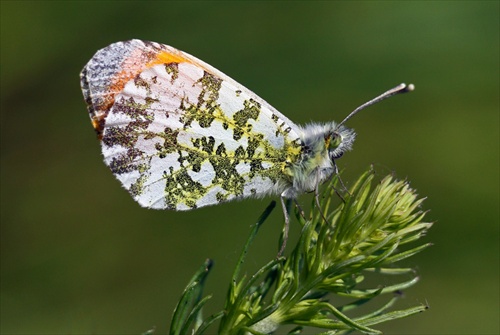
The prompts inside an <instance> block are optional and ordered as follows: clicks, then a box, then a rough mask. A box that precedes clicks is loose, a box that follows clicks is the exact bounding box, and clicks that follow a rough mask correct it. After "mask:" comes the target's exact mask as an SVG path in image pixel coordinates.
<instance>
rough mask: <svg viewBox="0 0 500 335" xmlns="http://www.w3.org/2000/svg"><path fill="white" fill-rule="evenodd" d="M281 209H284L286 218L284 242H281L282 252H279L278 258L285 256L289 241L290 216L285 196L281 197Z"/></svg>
mask: <svg viewBox="0 0 500 335" xmlns="http://www.w3.org/2000/svg"><path fill="white" fill-rule="evenodd" d="M280 200H281V207H282V208H283V215H284V216H285V226H284V227H283V241H282V242H281V247H280V251H279V252H278V257H281V256H283V252H284V251H285V247H286V242H287V240H288V229H289V227H290V215H289V214H288V206H287V204H286V200H285V198H284V197H283V196H281V197H280Z"/></svg>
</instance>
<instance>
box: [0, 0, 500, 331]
mask: <svg viewBox="0 0 500 335" xmlns="http://www.w3.org/2000/svg"><path fill="white" fill-rule="evenodd" d="M0 4H1V8H0V9H1V18H0V19H1V140H2V142H1V319H0V320H1V329H0V330H1V333H2V334H66V333H70V334H103V333H108V334H110V333H113V334H138V333H141V332H143V331H145V330H147V329H149V328H151V327H152V326H157V332H158V333H165V332H166V331H167V329H168V328H167V326H168V324H169V320H170V316H171V313H172V310H173V308H174V306H175V303H176V301H177V299H178V297H179V295H180V293H181V292H182V289H183V288H184V286H185V284H186V283H187V281H188V280H189V278H190V277H191V275H192V274H193V273H194V271H195V270H196V269H197V268H198V267H199V266H200V265H201V264H202V262H203V261H204V259H205V258H207V257H210V258H213V259H214V260H215V262H216V264H215V268H214V269H213V273H212V274H211V275H210V277H209V281H208V284H207V292H208V293H213V294H214V299H213V301H212V303H211V305H210V306H211V307H210V308H209V309H208V312H210V311H211V312H214V311H216V310H218V309H220V308H221V307H222V302H223V298H224V296H225V293H226V287H227V282H228V280H229V278H230V273H231V270H232V268H233V266H234V265H235V262H236V260H237V256H238V253H239V251H240V250H241V247H242V244H243V243H244V241H245V239H246V236H247V234H248V232H249V227H250V225H251V224H252V223H253V222H254V221H255V219H256V218H257V217H258V215H259V214H260V213H261V211H262V210H263V209H264V208H265V207H266V205H267V204H268V203H269V201H270V198H266V199H263V200H248V201H240V202H234V203H228V204H224V205H220V206H215V207H209V208H203V209H199V210H196V211H191V212H167V211H153V210H146V209H142V208H140V207H139V206H138V205H137V204H136V203H134V202H133V200H132V199H131V198H130V197H129V195H128V194H127V193H126V192H125V191H124V190H123V189H121V187H120V185H119V183H118V182H117V181H116V180H115V179H114V178H113V176H112V175H111V173H110V172H109V171H108V169H107V168H106V166H105V165H104V164H103V162H102V160H101V156H100V148H99V143H98V141H97V140H96V138H95V133H94V131H93V130H92V127H91V125H90V122H89V118H88V115H87V112H86V109H85V105H84V103H83V99H82V96H81V92H80V87H79V78H78V75H79V72H80V70H81V68H82V67H83V66H84V65H85V64H86V62H87V61H88V60H89V59H90V58H91V57H92V55H93V54H94V53H95V52H96V51H97V50H98V49H100V48H102V47H105V46H107V45H108V44H110V43H112V42H115V41H119V40H127V39H131V38H140V39H145V40H152V41H157V42H160V43H165V44H169V45H172V46H175V47H177V48H179V49H181V50H184V51H187V52H189V53H191V54H193V55H195V56H197V57H198V58H200V59H203V60H204V61H206V62H207V63H209V64H211V65H213V66H215V67H216V68H218V69H220V70H222V71H223V72H224V73H226V74H228V75H230V76H231V77H232V78H234V79H236V80H237V81H238V82H240V83H243V84H244V85H245V86H247V87H249V88H251V89H252V90H253V91H254V92H256V93H257V94H259V95H260V96H262V97H263V98H264V99H266V100H267V101H268V102H270V103H271V104H272V105H273V106H275V107H276V108H277V109H278V110H280V111H281V112H283V113H284V114H285V115H287V116H288V117H289V118H290V119H292V120H294V121H295V122H297V123H299V124H303V123H307V122H310V121H328V120H337V121H338V120H340V119H342V118H343V117H344V116H345V115H347V114H348V113H349V112H350V111H351V110H352V109H353V108H355V107H356V106H358V105H359V104H361V103H363V102H365V101H366V100H368V99H370V98H372V97H373V96H375V95H376V94H378V93H381V92H382V91H384V90H386V89H388V88H390V87H393V86H395V85H396V84H399V83H400V82H413V83H414V84H415V85H416V90H415V92H414V93H412V94H407V95H404V96H400V97H396V98H393V99H391V100H388V101H385V102H383V103H381V104H379V105H377V106H374V107H371V108H370V109H369V110H367V111H364V112H363V113H362V114H360V115H358V116H356V117H355V118H354V119H352V120H350V122H349V124H348V125H349V126H350V127H353V128H355V129H356V131H357V132H358V138H357V141H356V143H355V150H354V151H353V152H351V153H349V154H346V155H345V156H344V157H343V158H342V160H340V161H339V162H338V164H339V165H340V167H341V168H343V169H345V174H344V180H345V181H346V182H347V183H349V182H350V181H352V180H353V179H354V178H355V177H356V176H357V175H359V174H360V173H361V172H362V171H363V170H365V169H366V168H367V167H368V166H369V164H372V163H373V164H374V165H375V168H376V170H377V172H378V173H379V174H380V176H383V175H385V174H387V173H389V172H391V171H395V173H396V175H397V176H399V177H400V178H408V179H409V180H410V181H411V184H412V186H413V187H414V188H416V189H417V190H418V192H419V194H421V195H422V196H426V197H427V198H428V199H427V200H426V202H425V205H424V207H425V208H426V209H430V210H431V211H430V212H429V214H428V218H429V220H435V221H436V224H435V226H434V227H433V228H432V229H431V231H430V232H429V234H428V235H427V236H426V237H425V241H431V242H433V243H434V244H435V245H434V246H433V247H432V248H430V249H428V250H426V251H425V252H423V253H421V254H419V255H417V256H416V257H414V258H412V259H410V260H408V261H407V262H406V263H405V264H406V265H410V266H414V267H417V268H418V273H419V275H420V277H421V282H420V283H418V284H417V285H416V286H415V287H413V288H411V289H410V290H408V291H407V292H405V298H404V299H402V300H401V301H400V302H399V303H398V307H400V308H407V307H410V306H413V305H416V304H420V303H426V302H427V303H429V305H430V307H431V308H430V310H429V311H427V312H426V313H423V314H419V315H417V316H414V317H411V318H408V319H403V320H400V321H397V322H392V323H389V324H387V325H384V326H383V327H381V328H382V329H383V330H384V331H385V332H386V333H389V334H396V333H397V334H498V333H499V332H500V329H499V151H500V149H499V28H500V27H499V13H500V9H499V2H498V1H470V2H467V1H442V2H434V1H421V2H419V1H417V2H410V1H404V2H395V1H387V2H385V1H384V2H378V1H369V2H363V1H356V2H146V1H142V2H117V1H116V2H115V1H110V2H44V1H36V2H28V1H24V2H17V1H2V2H1V3H0ZM300 201H301V203H309V202H310V195H305V196H303V197H301V198H300ZM281 224H282V213H281V212H280V211H279V210H276V211H275V212H274V213H273V214H272V215H271V217H270V219H269V221H268V222H267V224H266V225H265V226H264V227H263V230H262V231H261V233H260V235H259V236H258V238H257V241H256V244H255V245H254V248H253V249H252V250H253V251H252V252H251V254H250V256H249V259H248V271H252V270H255V269H256V268H258V267H259V266H260V265H262V264H264V262H265V261H267V260H268V259H270V258H272V257H274V256H275V255H276V250H277V238H278V235H279V231H280V229H281ZM291 229H292V235H293V236H295V237H296V236H297V233H298V230H299V229H298V225H297V224H296V223H293V224H292V228H291ZM292 239H293V237H292ZM382 284H383V283H382Z"/></svg>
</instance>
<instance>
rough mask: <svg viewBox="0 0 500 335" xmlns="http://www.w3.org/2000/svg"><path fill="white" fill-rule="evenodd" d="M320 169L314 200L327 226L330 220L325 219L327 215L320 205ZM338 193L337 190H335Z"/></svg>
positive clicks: (317, 172)
mask: <svg viewBox="0 0 500 335" xmlns="http://www.w3.org/2000/svg"><path fill="white" fill-rule="evenodd" d="M319 180H320V179H319V169H317V170H316V186H315V187H314V200H315V202H316V207H318V211H319V214H320V215H321V217H322V218H323V221H325V223H326V224H328V220H327V219H326V217H325V214H323V210H322V209H321V205H320V203H319ZM335 192H336V190H335Z"/></svg>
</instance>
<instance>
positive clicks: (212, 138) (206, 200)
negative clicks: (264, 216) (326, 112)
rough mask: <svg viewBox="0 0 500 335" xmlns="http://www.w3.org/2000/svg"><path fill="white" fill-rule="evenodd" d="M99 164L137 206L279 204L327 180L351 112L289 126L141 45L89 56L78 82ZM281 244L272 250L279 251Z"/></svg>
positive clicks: (229, 87)
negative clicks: (268, 199) (271, 198)
mask: <svg viewBox="0 0 500 335" xmlns="http://www.w3.org/2000/svg"><path fill="white" fill-rule="evenodd" d="M80 80H81V88H82V92H83V96H84V99H85V102H86V104H87V109H88V112H89V114H90V119H91V121H92V125H93V127H94V129H95V130H96V132H97V135H98V137H99V139H100V142H101V146H102V154H103V156H104V162H105V163H106V165H107V166H108V167H109V168H110V169H111V171H112V173H113V174H114V175H115V177H116V178H117V179H118V180H119V181H120V182H121V183H122V185H123V186H124V188H125V189H127V190H128V191H129V192H130V194H131V195H132V197H133V198H134V199H135V200H136V201H137V202H138V203H139V204H140V205H141V206H143V207H147V208H154V209H170V210H181V211H182V210H191V209H195V208H199V207H204V206H208V205H216V204H219V203H222V202H226V201H230V200H234V199H241V198H247V197H262V196H265V195H279V196H280V198H281V204H282V207H283V211H284V215H285V227H286V229H285V238H284V241H285V242H284V243H286V233H287V232H288V223H289V215H288V213H287V209H286V204H285V200H286V199H296V198H297V196H298V195H300V194H302V193H304V192H316V194H317V190H318V186H319V185H320V184H321V183H323V182H324V181H325V180H327V179H328V178H330V177H331V176H332V175H333V174H335V173H337V166H336V163H335V162H336V160H337V159H339V158H340V157H341V156H342V155H343V154H344V153H345V152H347V151H349V150H351V148H352V145H353V142H354V139H355V137H356V134H355V132H354V131H353V130H351V129H349V128H346V127H345V126H344V123H345V122H346V121H347V120H348V119H350V118H351V117H352V116H353V115H355V114H356V113H357V112H359V111H360V110H361V109H363V108H365V107H367V106H369V105H372V104H374V103H376V102H378V101H380V100H383V99H386V98H388V97H390V96H393V95H396V94H399V93H404V92H408V91H411V90H413V88H414V86H413V85H411V84H410V85H405V84H401V85H398V86H396V87H395V88H393V89H391V90H389V91H387V92H385V93H383V94H381V95H379V96H377V97H376V98H375V99H372V100H370V101H368V102H367V103H365V104H363V105H361V106H360V107H358V108H356V109H355V110H354V111H353V112H351V113H350V114H349V115H348V116H347V117H346V118H345V119H344V120H343V121H341V122H340V123H336V122H333V121H332V122H328V123H324V124H319V123H312V124H308V125H305V126H300V125H296V124H295V123H293V122H292V121H291V120H289V119H288V118H287V117H286V116H284V115H283V114H281V113H280V112H279V111H277V110H276V109H275V108H273V107H272V106H271V105H270V104H268V103H267V102H266V101H264V100H263V99H262V98H260V97H259V96H257V95H256V94H255V93H253V92H252V91H250V90H249V89H247V88H245V87H244V86H243V85H241V84H239V83H237V82H236V81H234V80H233V79H231V78H229V77H228V76H227V75H225V74H223V73H222V72H220V71H219V70H217V69H215V68H214V67H212V66H210V65H209V64H207V63H205V62H203V61H201V60H199V59H197V58H195V57H193V56H191V55H189V54H187V53H185V52H182V51H180V50H177V49H175V48H173V47H170V46H167V45H163V44H159V43H154V42H147V41H141V40H130V41H125V42H117V43H113V44H111V45H109V46H108V47H106V48H104V49H101V50H99V51H97V53H96V54H95V55H94V56H93V57H92V59H91V60H90V61H89V62H88V63H87V65H86V66H85V67H84V68H83V70H82V72H81V74H80ZM283 248H284V245H283V246H282V249H283Z"/></svg>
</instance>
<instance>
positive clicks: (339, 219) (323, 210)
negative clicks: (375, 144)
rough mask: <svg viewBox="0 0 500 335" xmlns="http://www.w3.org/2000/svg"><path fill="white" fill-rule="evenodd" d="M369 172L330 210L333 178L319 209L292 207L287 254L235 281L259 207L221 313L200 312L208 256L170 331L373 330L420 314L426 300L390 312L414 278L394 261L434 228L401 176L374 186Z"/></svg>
mask: <svg viewBox="0 0 500 335" xmlns="http://www.w3.org/2000/svg"><path fill="white" fill-rule="evenodd" d="M373 179H374V172H373V170H371V169H370V170H369V171H367V172H365V173H364V174H363V175H362V176H361V177H360V178H359V179H358V180H357V182H356V183H355V184H354V186H353V187H352V188H351V189H350V191H349V193H348V194H346V195H345V196H343V200H344V201H343V202H342V203H341V204H340V205H339V206H338V207H336V208H333V209H331V204H332V201H333V199H334V198H335V197H336V195H335V193H336V191H335V185H336V182H337V180H336V178H334V180H332V182H331V184H330V185H329V186H330V187H328V188H327V191H326V192H325V193H324V196H323V197H322V199H321V201H320V208H318V206H315V205H314V204H313V207H312V210H311V212H310V214H309V215H308V216H307V217H306V216H305V215H304V214H303V213H300V212H298V211H297V215H296V216H297V218H298V221H299V222H300V224H301V225H302V232H301V235H300V238H299V240H298V242H297V244H296V245H295V246H294V249H293V251H292V252H291V254H290V256H289V257H287V258H285V257H280V258H277V259H273V260H271V261H270V262H268V263H267V264H266V265H264V266H263V267H262V268H261V269H259V270H258V271H257V272H256V273H255V274H253V275H252V276H251V277H249V278H246V276H242V277H241V278H240V272H241V269H242V265H243V263H244V260H245V256H246V254H247V252H248V249H249V246H250V245H251V243H252V241H253V239H254V238H255V236H256V234H257V232H258V229H259V227H260V226H261V225H262V223H263V222H264V221H265V220H266V218H267V216H268V215H269V213H270V212H271V211H272V209H273V207H274V206H275V203H274V202H273V203H271V205H270V206H269V207H268V208H267V209H266V210H265V211H264V213H263V214H262V215H261V217H260V218H259V220H258V221H257V223H256V225H255V226H254V227H253V229H252V231H251V234H250V237H249V238H248V241H247V243H246V245H245V247H244V249H243V251H242V254H241V256H240V259H239V261H238V264H237V266H236V269H235V271H234V274H233V277H232V279H231V282H230V285H229V291H228V295H227V299H226V303H225V306H224V310H223V311H220V312H219V313H216V314H214V315H211V316H210V317H208V318H205V319H204V318H203V317H202V313H201V311H202V308H203V306H204V305H205V303H206V302H207V301H208V300H209V299H210V296H206V297H203V295H202V290H203V286H204V282H205V279H206V277H207V275H208V273H209V271H210V268H211V264H212V262H211V261H210V260H207V261H206V262H205V263H204V264H203V266H202V267H201V268H200V269H199V270H198V272H197V273H196V274H195V276H194V277H193V278H192V280H191V281H190V283H189V285H188V286H187V287H186V289H185V291H184V293H183V295H182V297H181V300H180V301H179V303H178V305H177V307H176V309H175V312H174V315H173V318H172V323H171V328H170V334H171V335H181V334H204V333H205V331H206V330H207V329H208V327H210V326H211V327H214V326H215V321H218V322H219V324H218V331H217V333H218V334H272V333H274V332H276V331H278V329H279V328H280V327H281V326H282V325H294V326H295V328H293V329H292V330H290V331H289V332H288V333H289V334H299V333H300V332H301V331H302V330H303V328H304V327H314V328H317V329H320V331H321V334H341V333H348V332H352V331H359V332H363V333H368V334H377V333H380V331H378V330H376V329H373V328H371V327H372V326H374V325H377V324H380V323H382V322H386V321H390V320H394V319H399V318H403V317H407V316H410V315H413V314H416V313H419V312H422V311H424V310H425V309H426V308H427V307H426V306H425V305H420V306H415V307H413V308H409V309H405V310H391V307H393V305H394V303H395V301H396V300H397V299H398V297H399V296H400V295H399V294H398V293H399V292H401V290H404V289H406V288H408V287H410V286H412V285H414V284H415V283H416V282H417V281H418V277H417V276H416V275H415V274H414V271H413V270H412V269H411V268H398V267H395V266H394V263H396V262H398V261H401V260H403V259H406V258H408V257H411V256H413V255H415V254H416V253H418V252H420V251H421V250H423V249H425V248H427V247H428V246H429V245H430V244H429V243H426V244H421V245H418V246H414V247H411V248H409V249H405V248H404V246H406V245H407V244H408V243H410V242H415V241H416V240H418V239H419V238H420V237H421V236H422V235H423V234H424V233H425V232H426V231H427V230H428V229H429V228H430V227H431V225H432V223H429V222H423V221H422V220H423V218H424V215H425V212H423V211H422V210H420V204H421V203H422V201H423V199H419V198H418V197H417V194H416V193H415V191H414V190H412V189H411V188H410V187H409V185H408V183H407V182H405V181H398V180H395V179H394V178H393V177H392V176H387V177H385V178H383V179H382V181H380V182H379V183H378V184H377V185H374V181H373ZM375 273H377V274H378V275H382V276H396V275H406V276H405V277H406V278H408V277H410V279H409V280H406V281H400V282H398V283H396V284H392V285H389V286H382V285H379V286H377V287H373V288H362V287H361V286H362V283H364V282H365V278H366V277H367V276H370V275H374V274H375ZM384 295H392V298H390V299H389V301H388V302H386V303H385V304H384V305H383V306H382V307H378V308H376V309H375V310H372V311H370V312H368V313H366V314H361V315H357V316H348V314H349V315H350V314H353V311H356V310H358V307H360V306H362V305H365V304H366V303H368V302H371V301H373V300H374V299H375V298H379V297H381V296H384Z"/></svg>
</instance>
